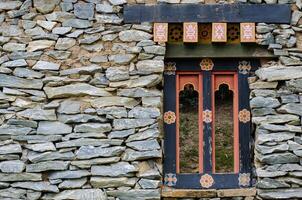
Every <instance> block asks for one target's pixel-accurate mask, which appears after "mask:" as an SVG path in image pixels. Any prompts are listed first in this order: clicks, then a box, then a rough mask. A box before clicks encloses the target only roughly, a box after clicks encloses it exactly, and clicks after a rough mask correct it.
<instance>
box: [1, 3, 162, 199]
mask: <svg viewBox="0 0 302 200" xmlns="http://www.w3.org/2000/svg"><path fill="white" fill-rule="evenodd" d="M124 3H126V2H125V1H124V0H110V1H104V2H103V1H99V0H90V1H86V2H83V1H77V0H64V1H60V0H34V1H33V2H32V1H31V0H26V1H12V0H8V1H0V24H1V27H0V45H1V54H0V65H1V67H0V87H1V92H0V102H1V103H0V113H1V116H0V120H1V127H0V199H30V200H34V199H87V200H92V199H107V198H108V199H118V198H119V199H159V198H160V192H159V186H160V183H161V174H162V162H161V157H162V152H161V145H160V143H161V141H160V137H161V136H160V135H161V134H160V123H158V122H159V120H160V119H161V112H160V109H161V106H162V103H161V99H162V90H161V85H162V71H163V68H164V63H163V55H164V53H165V47H162V46H158V45H155V44H154V43H153V41H152V40H151V38H152V33H151V30H152V26H151V24H136V25H130V24H128V25H123V24H122V21H123V18H122V5H123V4H124ZM115 197H117V198H115Z"/></svg>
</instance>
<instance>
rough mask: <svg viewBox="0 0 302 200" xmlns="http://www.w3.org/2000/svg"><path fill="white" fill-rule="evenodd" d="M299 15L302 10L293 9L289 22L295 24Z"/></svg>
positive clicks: (301, 13) (300, 15) (301, 15)
mask: <svg viewBox="0 0 302 200" xmlns="http://www.w3.org/2000/svg"><path fill="white" fill-rule="evenodd" d="M301 17H302V12H300V11H298V10H295V11H294V12H293V14H292V20H291V24H292V25H296V24H297V23H298V21H299V20H300V18H301Z"/></svg>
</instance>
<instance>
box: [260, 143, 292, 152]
mask: <svg viewBox="0 0 302 200" xmlns="http://www.w3.org/2000/svg"><path fill="white" fill-rule="evenodd" d="M288 149H289V146H288V145H287V144H280V145H276V146H265V145H256V150H257V151H258V152H260V153H261V154H270V153H275V152H285V151H287V150H288Z"/></svg>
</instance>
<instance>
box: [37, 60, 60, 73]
mask: <svg viewBox="0 0 302 200" xmlns="http://www.w3.org/2000/svg"><path fill="white" fill-rule="evenodd" d="M33 69H35V70H54V71H56V70H59V69H60V64H57V63H52V62H47V61H42V60H39V61H38V62H37V63H36V64H35V65H34V66H33Z"/></svg>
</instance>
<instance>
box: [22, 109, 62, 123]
mask: <svg viewBox="0 0 302 200" xmlns="http://www.w3.org/2000/svg"><path fill="white" fill-rule="evenodd" d="M17 116H19V117H24V118H28V119H32V120H49V121H53V120H56V119H57V117H56V113H55V111H54V110H43V109H41V108H33V109H32V108H30V109H26V110H24V111H21V112H18V113H17Z"/></svg>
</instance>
